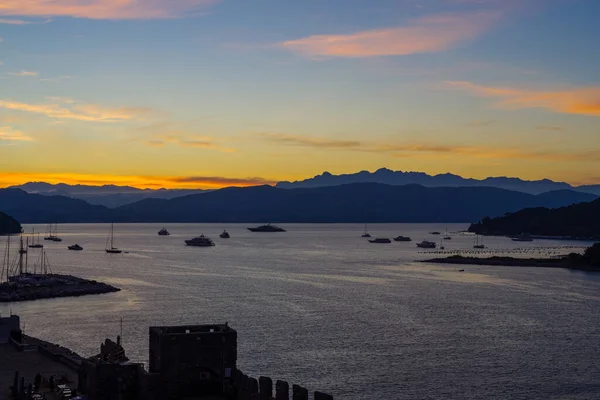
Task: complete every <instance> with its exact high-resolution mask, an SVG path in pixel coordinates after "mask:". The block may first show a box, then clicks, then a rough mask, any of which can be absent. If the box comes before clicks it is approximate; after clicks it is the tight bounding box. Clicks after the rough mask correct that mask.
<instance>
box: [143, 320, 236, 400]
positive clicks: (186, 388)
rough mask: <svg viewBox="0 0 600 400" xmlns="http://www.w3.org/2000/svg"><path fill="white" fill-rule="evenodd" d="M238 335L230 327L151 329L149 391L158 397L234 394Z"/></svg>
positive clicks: (207, 326) (203, 326) (167, 327)
mask: <svg viewBox="0 0 600 400" xmlns="http://www.w3.org/2000/svg"><path fill="white" fill-rule="evenodd" d="M236 363H237V332H236V331H235V330H234V329H232V328H230V327H229V326H228V325H227V324H218V325H188V326H163V327H150V359H149V372H148V378H149V379H148V382H149V385H148V389H149V391H150V392H152V393H153V394H154V397H155V398H160V399H179V398H187V397H191V396H193V395H194V394H198V393H203V394H206V395H221V394H226V393H228V392H229V391H231V379H232V372H233V371H234V370H235V369H236Z"/></svg>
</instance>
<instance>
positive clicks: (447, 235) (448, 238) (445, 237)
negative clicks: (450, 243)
mask: <svg viewBox="0 0 600 400" xmlns="http://www.w3.org/2000/svg"><path fill="white" fill-rule="evenodd" d="M444 240H452V236H450V235H449V234H448V225H446V236H444Z"/></svg>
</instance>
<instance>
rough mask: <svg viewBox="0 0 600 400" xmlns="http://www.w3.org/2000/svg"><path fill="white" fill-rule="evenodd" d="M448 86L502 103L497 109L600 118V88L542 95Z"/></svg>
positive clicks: (461, 84)
mask: <svg viewBox="0 0 600 400" xmlns="http://www.w3.org/2000/svg"><path fill="white" fill-rule="evenodd" d="M446 85H447V86H449V87H452V88H456V89H460V90H464V91H467V92H469V93H472V94H474V95H477V96H481V97H490V98H499V99H502V100H501V101H500V102H499V103H497V104H496V105H497V106H499V107H503V108H508V109H527V108H545V109H549V110H552V111H555V112H558V113H564V114H579V115H591V116H596V117H598V116H600V86H591V87H585V88H573V89H569V90H559V91H540V90H527V89H517V88H511V87H500V86H484V85H477V84H474V83H471V82H466V81H447V82H446Z"/></svg>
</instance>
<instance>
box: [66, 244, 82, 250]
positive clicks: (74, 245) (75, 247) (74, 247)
mask: <svg viewBox="0 0 600 400" xmlns="http://www.w3.org/2000/svg"><path fill="white" fill-rule="evenodd" d="M67 249H69V250H76V251H81V250H83V247H81V246H80V245H78V244H77V243H75V244H73V245H71V246H67Z"/></svg>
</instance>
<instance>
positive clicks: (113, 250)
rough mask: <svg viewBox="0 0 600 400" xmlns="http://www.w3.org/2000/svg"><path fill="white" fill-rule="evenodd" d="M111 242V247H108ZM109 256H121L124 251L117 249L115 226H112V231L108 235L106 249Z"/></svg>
mask: <svg viewBox="0 0 600 400" xmlns="http://www.w3.org/2000/svg"><path fill="white" fill-rule="evenodd" d="M109 241H110V247H109V246H108V242H109ZM104 251H106V252H107V253H108V254H120V253H122V252H123V250H121V249H119V248H117V247H115V224H110V231H109V234H108V238H107V239H106V247H105V248H104Z"/></svg>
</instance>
